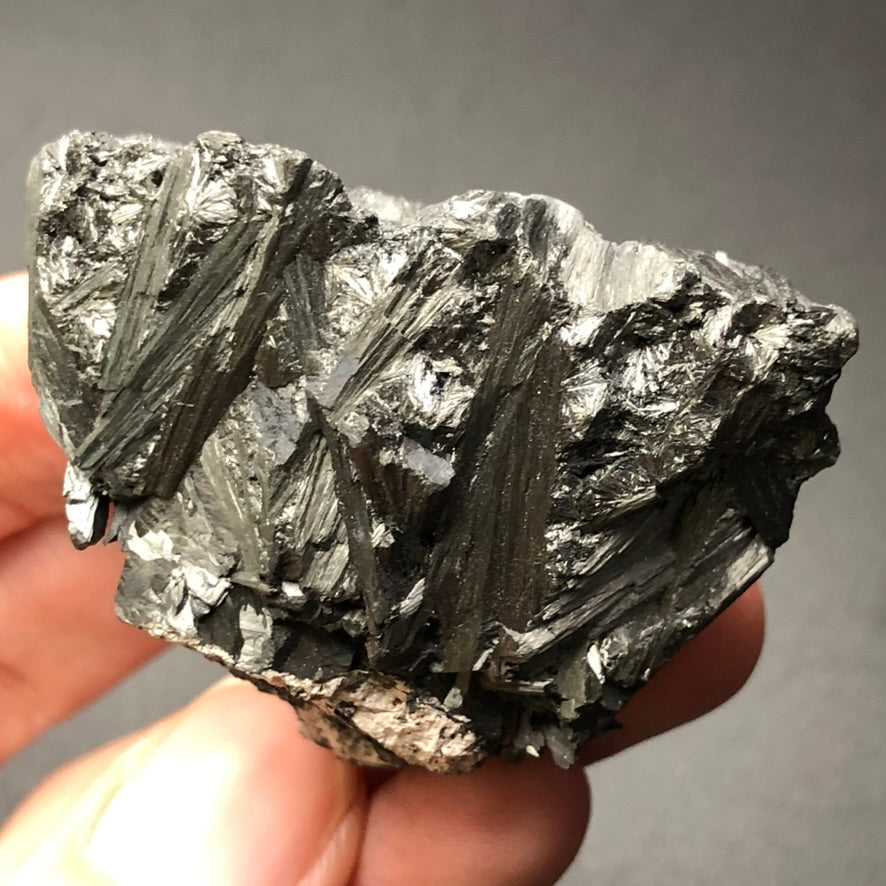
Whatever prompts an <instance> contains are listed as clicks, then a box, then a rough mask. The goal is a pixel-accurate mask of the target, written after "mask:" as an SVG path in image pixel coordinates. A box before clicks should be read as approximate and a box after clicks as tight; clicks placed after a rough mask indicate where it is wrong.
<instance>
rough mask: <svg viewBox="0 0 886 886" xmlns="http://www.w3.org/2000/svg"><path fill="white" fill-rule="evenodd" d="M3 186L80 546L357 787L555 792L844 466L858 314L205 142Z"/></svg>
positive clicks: (44, 158) (723, 270)
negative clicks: (400, 768) (525, 767)
mask: <svg viewBox="0 0 886 886" xmlns="http://www.w3.org/2000/svg"><path fill="white" fill-rule="evenodd" d="M29 190H30V200H31V205H32V215H31V225H30V286H31V332H30V348H31V351H30V353H31V368H32V372H33V377H34V381H35V384H36V386H37V388H38V390H39V392H40V402H41V409H42V414H43V417H44V420H45V421H46V424H47V426H48V427H49V429H50V431H51V432H52V434H53V435H54V436H55V439H56V440H58V442H59V443H60V444H61V446H62V447H63V448H64V450H65V452H66V453H67V456H68V459H69V462H70V467H69V470H68V473H67V477H66V484H65V493H66V495H67V501H68V506H67V508H68V516H69V520H70V530H71V537H72V539H73V541H74V543H75V544H77V545H78V546H86V545H90V544H93V543H95V542H98V541H99V540H101V539H102V538H106V539H116V540H117V541H118V542H119V543H120V544H121V545H122V546H123V548H124V549H125V550H126V551H127V553H128V557H127V561H126V567H125V570H124V573H123V577H122V580H121V582H120V587H119V590H118V594H117V608H118V612H119V614H120V616H121V618H123V619H124V620H126V621H127V622H130V623H131V624H134V625H137V626H138V627H140V628H143V629H144V630H146V631H148V632H150V633H151V634H154V635H157V636H159V637H164V638H167V639H169V640H172V641H175V642H178V643H184V644H186V645H188V646H191V647H193V648H195V649H197V650H199V651H200V652H202V653H203V654H204V655H207V656H209V657H211V658H214V659H217V660H219V661H221V662H223V663H224V664H225V665H227V666H228V667H229V668H230V669H231V670H232V671H234V672H235V673H237V674H239V675H241V676H243V677H246V678H248V679H250V680H252V681H254V682H255V683H256V684H258V685H259V686H260V687H262V688H265V689H268V690H271V691H273V692H276V693H278V694H280V695H281V696H283V697H284V698H286V699H288V700H289V701H290V702H291V703H292V704H293V705H294V706H295V707H296V708H297V709H298V711H299V714H300V719H301V723H302V727H303V729H304V730H305V731H306V733H307V734H309V735H310V736H312V737H313V738H314V739H316V740H317V741H319V742H321V743H325V744H328V745H330V746H331V747H333V748H334V749H335V750H336V751H337V752H338V753H339V754H341V755H343V756H345V757H348V758H350V759H353V760H356V761H360V762H363V763H369V764H387V765H406V764H412V765H419V766H425V767H427V768H429V769H433V770H437V771H444V772H458V771H465V770H468V769H471V768H472V767H474V766H476V765H477V764H478V763H480V762H481V761H482V760H483V759H484V757H486V756H488V755H492V754H497V755H505V756H521V755H523V754H525V753H529V754H537V753H539V752H540V751H541V750H542V748H548V749H549V750H550V752H551V753H552V755H553V756H554V758H555V759H556V760H557V761H558V762H559V763H561V764H562V765H567V764H568V763H569V762H570V761H571V760H572V759H573V757H574V754H575V751H576V748H577V747H578V746H579V745H580V744H581V743H582V742H583V741H585V740H586V739H588V738H589V737H590V736H592V735H594V734H595V733H597V732H600V731H601V730H603V729H605V728H607V727H609V726H610V725H611V724H612V722H613V721H614V719H615V717H616V714H617V712H618V711H619V709H620V708H621V707H622V705H623V704H624V703H625V701H626V700H627V699H628V698H629V697H630V696H631V694H632V693H633V692H634V691H635V690H636V689H637V688H638V687H639V686H641V685H642V684H643V683H644V682H645V681H646V680H647V679H648V677H649V676H650V675H651V674H652V673H653V672H654V671H655V670H656V669H657V668H658V667H659V666H660V665H661V664H662V663H663V662H664V661H665V660H666V659H667V658H668V657H669V656H670V655H671V654H673V652H674V651H675V650H676V649H677V648H678V647H679V646H680V645H681V644H682V643H684V641H686V640H687V639H688V638H689V637H691V636H693V635H694V634H696V633H697V632H698V631H699V630H700V629H701V628H703V627H704V626H705V625H706V624H708V623H709V622H710V621H711V619H713V618H714V616H715V615H717V613H718V612H720V611H721V610H722V609H723V608H724V607H725V606H727V605H728V604H729V603H730V602H731V601H732V600H733V599H734V598H735V597H736V596H737V595H738V594H740V593H741V592H742V591H743V590H744V589H745V588H746V587H747V586H748V585H749V584H750V583H751V582H752V581H753V580H754V579H756V578H757V577H758V576H759V575H760V574H761V573H762V572H763V570H764V569H766V567H767V566H768V565H769V564H770V562H771V560H772V556H773V551H774V550H775V548H776V547H778V546H779V545H780V544H782V543H783V542H784V541H785V540H786V539H787V536H788V529H789V526H790V522H791V514H792V509H793V505H794V500H795V498H796V494H797V490H798V488H799V486H800V484H801V483H802V482H803V481H804V480H805V479H806V478H807V477H810V476H812V475H813V474H814V473H816V472H817V471H819V470H820V469H821V468H823V467H826V466H828V465H830V464H831V463H832V462H833V461H834V459H835V457H836V455H837V437H836V433H835V430H834V427H833V426H832V424H831V423H830V421H829V420H828V418H827V416H826V415H825V405H826V403H827V401H828V398H829V396H830V394H831V390H832V388H833V385H834V383H835V381H836V379H837V377H838V376H839V373H840V369H841V367H842V366H843V364H844V363H845V361H846V360H847V359H848V358H849V357H850V356H851V355H852V353H853V352H854V350H855V347H856V333H855V327H854V324H853V321H852V319H851V318H850V317H849V315H848V314H847V313H846V312H845V311H843V310H842V309H840V308H836V307H832V306H822V305H817V304H812V303H810V302H809V301H807V300H806V299H805V298H804V297H802V296H801V295H800V294H799V293H797V292H796V291H795V290H794V289H793V288H792V287H791V286H790V284H789V283H788V282H787V281H786V280H785V279H784V278H782V277H780V276H779V275H777V274H775V273H773V272H770V271H766V270H763V269H761V268H758V267H753V266H751V265H747V264H743V263H741V262H738V261H734V260H732V259H731V258H729V257H728V256H726V255H725V254H723V253H719V252H718V253H714V254H710V255H709V254H706V253H702V252H694V251H688V250H681V249H671V248H667V247H664V246H659V245H650V244H642V243H634V242H628V243H610V242H607V241H606V240H605V239H603V237H601V236H600V235H599V234H598V233H597V232H596V231H595V230H594V228H593V227H591V225H589V224H588V223H587V222H586V221H585V220H584V218H582V216H581V215H580V214H579V212H578V211H577V210H575V209H573V208H572V207H571V206H568V205H567V204H565V203H562V202H560V201H558V200H554V199H550V198H548V197H541V196H523V195H520V194H515V193H505V192H494V191H470V192H468V193H465V194H462V195H460V196H457V197H453V198H452V199H449V200H446V201H444V202H442V203H438V204H434V205H430V206H421V205H418V204H416V203H412V202H409V201H407V200H404V199H401V198H398V197H391V196H387V195H385V194H381V193H377V192H374V191H371V190H367V189H363V188H357V189H354V190H349V189H346V188H345V187H343V185H342V183H341V182H340V181H339V179H338V178H337V177H336V176H335V175H334V174H333V173H332V172H330V171H329V170H328V169H326V168H324V167H323V166H321V165H320V164H319V163H316V162H315V161H313V160H312V159H310V158H309V157H307V156H305V155H304V154H303V153H301V152H299V151H295V150H288V149H286V148H282V147H277V146H271V145H251V144H247V143H246V142H244V141H243V140H242V139H240V138H238V137H237V136H234V135H230V134H227V133H220V132H210V133H206V134H204V135H201V136H199V137H198V138H197V139H196V140H195V141H194V142H193V143H191V144H189V145H185V146H181V145H175V144H170V143H166V142H163V141H158V140H156V139H154V138H150V137H141V136H140V137H132V138H116V137H113V136H109V135H103V134H96V133H78V132H74V133H71V134H70V135H67V136H65V137H63V138H61V139H60V140H59V141H57V142H55V143H54V144H51V145H48V146H47V147H45V148H44V149H43V150H42V151H41V152H40V154H39V155H38V156H37V158H36V159H35V160H34V163H33V166H32V170H31V175H30V184H29ZM112 506H113V507H112ZM111 515H112V516H111Z"/></svg>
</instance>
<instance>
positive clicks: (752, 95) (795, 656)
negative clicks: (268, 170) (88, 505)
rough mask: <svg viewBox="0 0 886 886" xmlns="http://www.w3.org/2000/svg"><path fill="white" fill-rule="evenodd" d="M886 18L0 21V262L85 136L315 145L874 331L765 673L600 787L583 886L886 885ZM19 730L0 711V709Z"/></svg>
mask: <svg viewBox="0 0 886 886" xmlns="http://www.w3.org/2000/svg"><path fill="white" fill-rule="evenodd" d="M884 9H886V5H884V4H882V3H879V2H870V3H862V2H855V3H845V2H832V3H823V2H785V0H780V2H776V3H767V2H756V3H741V2H660V3H651V2H650V3H640V2H625V0H622V2H588V3H569V2H546V3H541V2H539V3H534V4H533V3H526V2H497V3H481V2H473V3H471V2H442V0H441V2H436V3H431V2H418V3H407V2H353V3H350V4H346V3H299V2H252V3H249V2H241V3H237V2H233V0H230V2H228V0H224V2H223V0H198V2H194V0H192V2H187V0H152V2H144V3H128V2H108V3H98V2H85V0H81V2H54V3H39V2H29V3H25V2H21V3H19V2H12V3H10V0H3V2H2V4H0V164H2V165H0V197H2V204H3V206H4V207H5V212H4V213H3V214H2V216H0V269H2V270H7V269H9V270H11V269H13V268H16V267H18V266H20V265H21V264H22V252H21V246H20V242H21V239H22V238H21V232H22V230H23V199H22V183H23V174H24V170H25V168H26V164H27V161H28V159H29V157H30V155H31V154H32V153H33V152H34V151H35V150H36V149H37V148H38V147H39V146H40V145H41V144H42V143H43V142H44V141H47V140H50V139H53V138H55V137H57V136H58V135H59V134H61V133H62V132H63V131H65V130H67V129H71V128H75V127H76V128H80V129H89V128H101V129H107V130H110V131H113V132H116V133H120V134H124V133H128V132H131V131H151V132H154V133H156V134H158V135H162V136H165V137H168V138H173V139H189V138H191V137H192V136H193V135H194V134H196V133H197V132H200V131H202V130H205V129H210V128H223V129H231V130H235V131H238V132H240V133H241V134H242V135H244V136H246V137H247V138H249V139H250V140H253V141H256V140H258V141H276V142H282V143H283V144H288V145H292V146H298V147H301V148H303V149H305V150H307V151H308V152H311V153H313V155H314V156H316V157H318V158H319V159H320V160H322V161H323V162H324V163H326V164H327V165H329V166H331V167H332V168H333V169H334V170H336V171H337V172H339V173H340V174H341V175H342V177H343V178H344V179H345V181H346V182H348V183H352V184H357V183H364V184H367V185H373V186H375V187H379V188H384V189H389V190H392V191H397V192H402V193H405V194H408V195H410V196H412V197H416V198H420V199H424V200H434V199H438V198H442V197H444V196H447V195H448V194H450V193H452V192H457V191H460V190H464V189H466V188H469V187H474V186H485V187H492V188H498V187H501V188H508V189H514V190H521V191H537V192H544V193H548V194H553V195H555V196H558V197H562V198H565V199H566V200H568V201H570V202H572V203H574V204H576V205H577V206H578V207H579V208H580V209H582V210H583V211H584V212H585V213H586V214H587V216H588V217H589V218H590V219H591V220H592V222H593V223H594V224H595V225H596V226H597V227H598V229H599V230H600V231H602V232H603V233H604V234H605V235H607V236H608V237H610V238H631V239H634V238H637V239H641V238H648V239H653V240H661V241H665V242H669V243H672V244H674V245H682V246H690V247H704V248H725V249H727V250H728V251H729V252H730V253H731V254H733V255H734V256H736V257H738V258H743V259H746V260H749V261H754V262H757V263H761V264H766V265H771V266H774V267H777V268H778V269H780V270H782V271H784V272H785V273H787V274H788V275H789V276H791V277H792V278H793V280H794V282H795V283H796V284H797V285H798V287H799V288H800V289H801V290H802V291H804V292H805V293H807V294H808V295H809V296H811V297H813V298H815V299H817V300H821V301H836V302H839V303H841V304H843V305H845V306H846V307H848V308H850V309H851V310H852V311H853V312H855V314H856V316H857V317H858V320H859V323H860V325H861V329H862V350H861V353H860V355H859V356H858V357H857V358H856V359H855V360H854V361H853V362H852V364H850V367H849V369H848V371H847V372H846V375H845V378H844V380H843V382H842V383H841V384H840V385H839V386H838V389H837V396H836V398H835V402H834V404H833V407H832V416H833V417H834V419H835V420H836V422H837V424H838V425H839V427H840V428H841V431H842V437H843V442H844V456H843V460H842V461H841V463H840V464H839V465H838V466H837V467H836V468H834V469H833V470H831V471H828V472H826V473H825V474H824V475H822V476H821V477H819V478H816V479H815V480H813V481H812V482H811V483H810V484H809V486H808V487H807V488H806V489H805V490H804V491H803V493H802V494H801V496H800V502H799V511H798V516H797V519H796V522H795V526H794V532H793V537H792V539H791V541H790V543H789V544H788V546H787V547H786V548H785V549H784V550H783V551H782V552H781V553H780V556H779V560H778V563H777V565H776V566H775V567H774V568H773V569H772V571H771V572H770V573H769V575H768V581H767V582H766V589H767V597H768V605H769V610H768V614H769V628H768V639H767V644H766V649H765V651H764V654H763V659H762V662H761V664H760V667H759V669H758V671H757V673H756V674H755V676H754V678H753V679H752V681H751V683H750V685H749V686H748V687H747V688H746V689H745V691H744V692H742V693H741V695H740V696H739V697H737V698H736V699H735V700H734V701H733V702H731V703H730V704H728V705H727V706H726V707H724V708H723V709H721V710H720V711H718V712H716V713H715V714H713V715H711V716H709V717H708V718H707V719H705V720H703V721H701V722H699V723H696V724H693V725H691V726H689V727H684V728H683V729H680V730H678V731H676V732H674V733H672V734H670V735H669V736H667V737H663V738H660V739H658V740H656V741H655V742H654V743H651V744H649V745H647V746H644V747H642V748H639V749H635V750H633V751H631V752H629V753H627V754H624V755H623V756H621V757H619V758H618V759H616V760H613V761H610V762H607V763H605V764H603V765H601V766H599V767H597V768H596V770H595V771H594V773H593V783H594V789H595V812H594V823H593V825H592V828H591V831H590V835H589V837H588V839H587V841H586V846H585V849H584V850H583V852H582V855H581V857H580V859H579V860H578V862H577V863H576V865H575V866H574V868H573V869H572V871H571V872H570V873H569V874H568V875H567V876H566V878H565V881H564V882H566V883H570V884H578V883H584V882H587V881H588V880H592V881H593V883H594V884H598V886H600V884H620V886H627V884H635V883H636V884H650V883H651V884H696V883H698V884H708V883H720V884H727V886H729V884H744V883H748V882H753V883H757V884H806V886H818V884H822V886H832V884H837V883H844V884H853V886H854V884H874V883H877V884H881V883H883V882H886V839H884V837H886V738H884V734H886V693H884V691H883V679H884V674H886V644H884V629H886V594H884V580H886V569H884V565H886V556H884V547H886V545H884V542H883V539H882V534H883V529H882V527H883V525H884V520H883V518H884V496H883V492H884V489H883V486H884V484H883V479H882V478H883V468H882V449H883V437H884V433H886V422H884V408H883V386H884V382H886V378H884V359H883V354H884V351H886V334H884V325H886V324H884V305H883V299H884V275H883V270H884V260H883V254H884V249H883V235H884V215H886V211H884V198H886V174H884V172H886V165H884V164H886V113H884V112H886V101H884V98H886V85H884V83H886V50H884V45H886V42H884V38H886V12H884ZM215 674H216V672H215V670H214V669H213V668H211V667H210V666H209V665H206V664H204V663H202V662H201V661H199V660H198V659H197V657H196V656H191V655H186V654H184V653H181V652H178V653H174V654H171V655H169V656H167V657H166V658H165V659H163V660H162V661H160V662H158V663H157V664H156V665H152V666H151V667H149V668H147V669H146V670H145V671H143V672H142V673H141V674H139V675H137V676H136V677H135V678H133V679H132V680H131V681H129V682H128V683H127V684H126V685H124V686H123V687H121V688H120V689H119V690H117V691H116V692H114V693H112V694H111V695H110V696H109V697H107V698H106V699H104V700H103V701H102V702H100V703H99V704H98V705H96V706H95V707H93V708H92V709H91V710H88V711H86V712H85V713H83V714H82V715H80V716H79V717H77V718H76V719H75V720H73V721H72V722H70V723H67V724H65V725H63V726H62V727H60V728H58V729H56V730H55V731H54V732H53V733H51V734H50V735H48V736H46V737H45V738H44V739H43V740H41V741H40V742H39V743H38V744H37V745H36V746H35V747H33V748H31V749H30V750H28V751H26V752H25V753H23V754H22V755H21V756H19V757H18V758H17V759H15V760H13V761H12V763H11V764H10V765H9V766H8V767H7V768H6V770H5V771H3V772H2V773H0V813H5V812H7V811H8V810H9V809H10V808H11V807H12V805H13V804H14V803H15V802H16V801H17V800H18V799H19V798H20V797H21V796H22V794H23V793H24V792H25V791H26V790H27V789H28V788H29V786H31V785H32V784H33V783H34V782H35V780H36V779H38V778H39V777H40V776H41V775H42V774H43V773H45V772H46V771H47V770H48V769H50V768H51V767H53V766H55V765H57V764H58V763H59V762H61V761H62V760H64V759H66V758H68V757H70V756H72V755H74V754H75V753H79V752H81V751H83V750H85V749H87V748H89V747H91V746H93V745H94V744H96V743H97V742H99V741H102V740H104V739H106V738H108V737H110V736H112V735H115V734H117V733H119V732H121V731H123V730H124V729H129V728H133V727H135V726H137V725H140V724H142V723H144V722H146V721H148V720H150V719H152V718H154V717H156V716H158V715H159V714H160V713H161V712H163V711H165V710H167V709H169V708H171V707H172V706H174V705H177V704H178V703H180V702H181V701H183V700H184V699H185V698H187V697H189V696H190V695H191V694H192V693H194V692H196V691H197V689H198V688H199V687H200V686H202V685H204V684H205V683H206V682H207V681H209V680H210V679H212V678H213V677H214V676H215ZM0 725H2V712H0Z"/></svg>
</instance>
